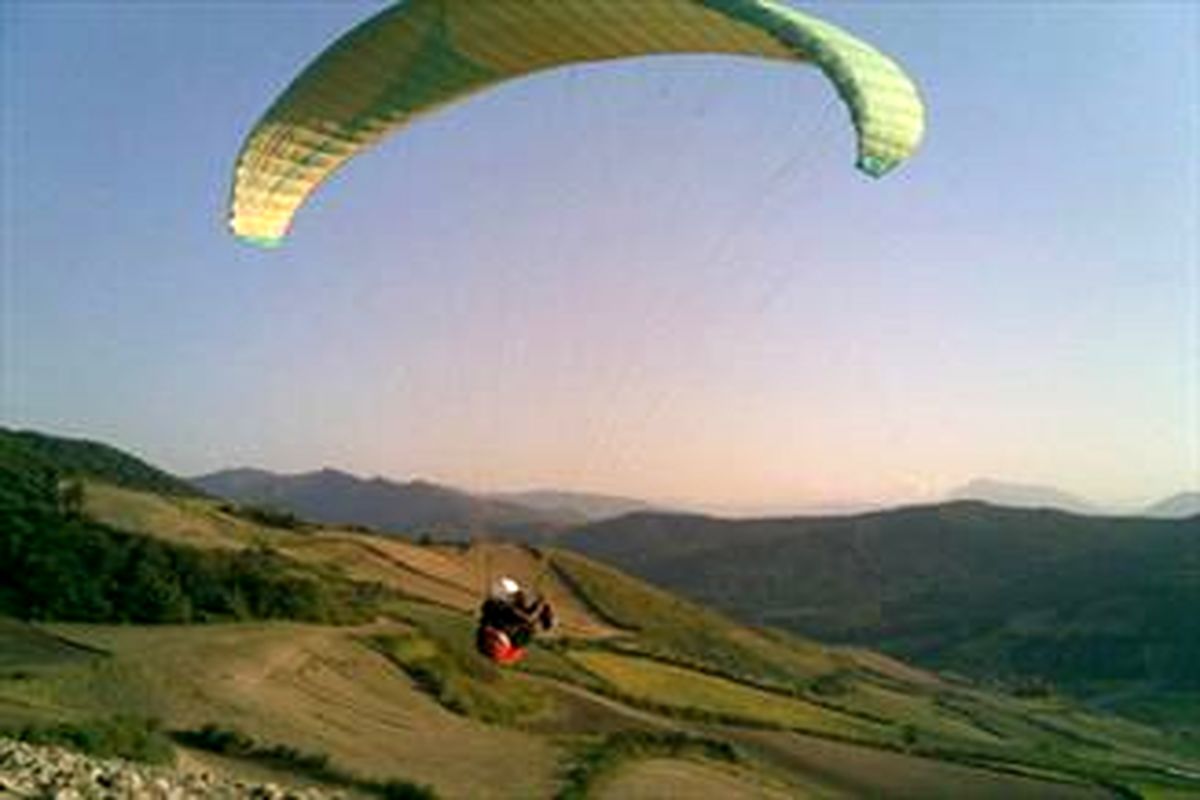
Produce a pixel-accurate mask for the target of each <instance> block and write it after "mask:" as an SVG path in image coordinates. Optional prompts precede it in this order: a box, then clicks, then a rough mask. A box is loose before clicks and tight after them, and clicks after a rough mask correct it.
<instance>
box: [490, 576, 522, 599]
mask: <svg viewBox="0 0 1200 800" xmlns="http://www.w3.org/2000/svg"><path fill="white" fill-rule="evenodd" d="M519 591H521V584H519V583H517V582H516V581H515V580H513V579H512V578H510V577H508V576H507V575H504V576H502V577H499V578H497V579H496V580H495V581H493V582H492V597H494V598H496V599H497V600H511V599H512V598H513V597H514V596H515V595H516V594H517V592H519Z"/></svg>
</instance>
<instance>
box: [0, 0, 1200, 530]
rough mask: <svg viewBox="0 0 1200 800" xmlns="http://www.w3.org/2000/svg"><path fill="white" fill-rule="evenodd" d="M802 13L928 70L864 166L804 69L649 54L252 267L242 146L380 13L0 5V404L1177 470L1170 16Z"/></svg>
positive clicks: (554, 467)
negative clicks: (896, 150)
mask: <svg viewBox="0 0 1200 800" xmlns="http://www.w3.org/2000/svg"><path fill="white" fill-rule="evenodd" d="M794 5H796V6H797V7H798V8H801V9H802V10H806V11H811V12H812V13H814V14H816V15H818V16H821V17H823V18H825V19H827V20H829V21H832V22H834V23H836V24H839V25H841V26H843V27H845V28H847V29H848V30H850V31H851V32H853V33H855V34H856V35H858V36H860V37H862V38H864V39H866V40H867V41H869V42H872V43H873V44H875V45H876V46H878V47H879V48H880V49H882V50H883V51H885V52H887V53H889V54H890V55H892V56H893V57H894V58H896V59H897V60H898V61H899V62H900V63H901V64H903V65H904V66H905V68H906V69H907V70H908V72H909V73H910V74H911V75H912V76H913V77H914V78H915V80H916V82H917V83H918V84H919V86H920V89H921V92H922V95H923V97H924V99H925V102H926V105H927V107H928V115H929V116H928V132H927V136H926V140H925V142H924V145H923V147H922V149H921V151H920V152H919V153H918V154H917V155H916V157H915V158H913V159H912V160H911V161H910V162H908V163H907V164H905V165H903V166H902V167H900V168H899V169H898V170H897V171H896V172H894V173H893V174H891V175H888V176H887V177H885V178H884V179H882V180H880V181H873V180H870V179H868V178H866V177H864V176H863V175H862V174H860V173H858V172H856V171H855V170H854V169H853V166H852V164H853V157H854V153H853V136H852V129H851V126H850V124H849V119H848V116H847V114H846V112H845V110H844V108H843V107H842V106H841V104H840V103H839V101H838V100H837V98H836V96H835V94H834V92H833V91H832V88H831V86H830V85H829V84H828V82H827V81H825V80H824V79H823V78H822V77H821V75H820V74H819V73H818V72H817V71H816V70H813V69H811V68H805V67H797V66H791V65H780V64H767V63H762V62H755V61H749V60H739V59H732V58H721V57H698V56H692V57H677V58H658V59H640V60H633V61H627V62H620V63H610V64H605V65H590V66H580V67H573V68H570V69H566V70H559V71H556V72H551V73H547V74H543V75H538V76H534V77H531V78H528V79H525V80H522V81H519V82H515V83H512V84H509V85H506V86H503V87H501V88H499V89H497V90H495V91H492V92H489V93H486V94H484V95H481V96H478V97H476V98H474V99H472V100H471V101H469V102H467V103H463V104H460V105H457V106H455V107H452V108H450V109H448V110H445V111H443V112H442V113H440V114H438V115H436V116H434V117H431V118H428V119H426V120H424V121H422V122H421V123H419V124H417V125H415V126H412V127H411V128H408V129H406V130H405V131H404V132H402V133H401V134H399V135H397V136H395V137H393V138H391V139H389V140H387V141H385V142H384V143H383V144H382V145H380V146H379V147H377V148H375V149H374V150H372V151H370V152H368V153H365V154H363V155H362V156H360V157H359V158H357V159H356V160H354V161H353V162H351V163H350V164H349V165H348V166H347V167H346V168H345V169H343V170H342V171H341V172H340V173H338V174H337V175H335V176H334V178H333V179H332V180H330V181H329V182H328V183H327V184H326V185H325V186H323V187H322V189H321V190H319V191H318V192H317V194H316V195H315V196H314V197H313V199H312V200H311V201H310V202H309V203H308V204H307V205H306V206H305V207H304V208H303V209H302V210H301V211H300V213H299V215H298V216H297V218H296V221H295V224H294V227H293V229H292V233H291V235H290V236H289V238H288V240H287V242H286V244H285V245H284V246H283V247H282V248H280V249H278V250H272V251H264V250H258V249H254V248H252V247H249V246H247V245H244V244H242V243H239V242H238V241H236V240H235V239H234V238H233V237H232V236H230V235H229V233H228V231H227V230H226V227H225V220H226V215H227V211H226V204H227V201H228V195H229V188H230V179H231V172H232V165H233V162H234V159H235V158H236V155H237V151H238V148H239V147H240V145H241V141H242V139H243V137H244V136H245V135H246V133H247V132H248V131H249V129H250V127H251V126H252V125H253V123H254V122H255V120H256V119H257V118H258V116H259V115H260V114H261V113H262V112H263V111H264V110H265V108H266V106H267V105H268V104H269V103H270V101H271V100H272V99H273V98H274V97H275V96H276V95H277V93H278V92H279V91H280V90H282V88H283V87H285V86H286V85H287V83H288V82H289V81H290V80H291V78H292V77H294V75H295V74H296V73H297V72H298V71H299V70H300V69H301V68H302V67H303V66H304V65H305V64H306V63H307V62H308V61H309V60H310V59H311V58H313V57H314V56H315V55H316V54H317V53H318V52H319V51H320V50H321V49H322V48H324V47H325V46H326V45H327V44H329V43H330V42H331V41H332V40H333V39H334V38H336V37H337V36H339V35H340V34H341V33H342V32H344V31H346V30H348V29H349V28H351V27H352V26H353V25H355V24H357V23H358V22H359V21H361V20H363V19H365V18H366V17H368V16H369V15H370V14H372V13H373V12H374V11H375V10H377V9H378V8H380V7H381V4H379V3H360V2H337V3H334V2H328V3H323V2H295V3H289V2H283V1H282V0H280V1H279V2H236V3H235V2H182V1H180V2H149V1H147V2H136V3H135V2H128V3H108V2H102V1H100V0H95V1H94V2H57V1H56V0H36V1H35V0H15V2H14V1H13V0H9V2H5V3H3V4H0V15H2V16H0V47H2V56H3V61H2V63H0V80H2V84H0V102H2V118H0V126H2V127H0V158H2V161H0V181H2V184H3V194H2V197H0V202H2V209H0V210H2V223H3V228H2V239H3V243H2V250H0V258H2V263H0V424H4V425H7V426H11V427H19V428H33V429H37V430H42V431H47V432H52V433H58V434H63V435H72V436H83V437H88V438H93V439H100V440H103V441H107V442H110V443H112V444H115V445H118V446H121V447H123V448H126V449H128V450H130V451H132V452H135V453H138V454H139V455H141V456H143V457H144V458H147V459H148V460H150V461H151V462H153V463H155V464H157V465H160V466H162V467H164V468H166V469H169V470H171V471H174V472H176V473H178V474H183V475H193V474H199V473H202V472H206V471H210V470H215V469H219V468H223V467H232V466H256V467H261V468H266V469H272V470H278V471H285V472H296V471H305V470H309V469H315V468H320V467H323V466H330V467H336V468H340V469H345V470H348V471H351V472H355V473H357V474H361V475H384V476H387V477H391V478H394V479H397V480H405V479H410V478H414V477H421V478H425V479H430V480H436V481H441V482H445V483H449V484H452V485H456V486H460V487H464V488H468V489H474V490H501V489H524V488H531V487H554V488H559V489H577V490H590V491H601V492H608V493H618V494H626V495H633V496H637V497H641V498H647V499H651V500H657V501H666V502H673V503H686V504H693V505H703V506H705V507H710V508H721V509H729V510H731V511H732V510H737V511H740V512H747V511H749V512H753V511H755V510H763V511H765V510H784V509H800V508H810V507H818V506H838V505H852V504H864V503H865V504H888V503H903V502H916V501H924V500H929V499H935V498H937V497H940V496H942V495H943V494H944V493H945V492H947V491H949V490H951V489H953V488H955V487H957V486H959V485H961V484H965V483H967V482H968V481H970V480H972V479H974V478H980V477H989V478H994V479H1002V480H1009V481H1015V482H1021V483H1032V484H1047V485H1053V486H1056V487H1058V488H1060V489H1063V490H1066V491H1070V492H1073V493H1076V494H1079V495H1082V496H1084V497H1087V498H1090V499H1092V500H1093V501H1095V502H1098V503H1101V504H1106V505H1110V506H1121V507H1134V506H1136V505H1138V504H1142V503H1146V502H1150V501H1155V500H1158V499H1161V498H1163V497H1165V496H1167V495H1170V494H1173V493H1175V492H1178V491H1182V490H1188V489H1192V490H1194V489H1197V488H1200V144H1198V143H1200V54H1198V49H1200V48H1198V46H1197V42H1200V10H1198V8H1197V6H1196V5H1195V4H1193V3H1184V2H1180V3H1154V2H1143V1H1141V0H1139V1H1138V2H1130V3H1127V4H1126V3H1120V2H1103V3H1096V4H1089V3H1084V2H1062V3H1052V2H1039V3H1018V2H1003V3H1000V2H997V3H987V2H969V3H966V2H945V3H939V2H913V3H905V2H887V3H884V2H858V3H794Z"/></svg>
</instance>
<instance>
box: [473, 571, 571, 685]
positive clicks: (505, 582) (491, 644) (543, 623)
mask: <svg viewBox="0 0 1200 800" xmlns="http://www.w3.org/2000/svg"><path fill="white" fill-rule="evenodd" d="M553 625H554V611H553V610H552V609H551V608H550V604H549V603H547V602H546V601H545V600H544V599H543V598H541V597H536V596H533V595H530V594H529V593H528V592H526V591H525V590H524V589H522V588H521V584H519V583H517V582H516V581H515V580H513V579H512V578H508V577H503V578H500V579H498V580H497V581H496V582H495V583H494V584H492V589H491V593H490V594H489V596H488V598H487V600H484V601H483V605H482V606H481V607H480V609H479V628H478V630H476V632H475V647H476V648H477V649H478V650H479V652H480V653H481V654H482V655H484V656H486V657H487V658H490V659H491V660H492V661H494V662H496V663H497V664H514V663H516V662H517V661H520V660H521V657H522V656H523V655H525V648H526V647H527V646H528V645H529V642H530V640H532V639H533V637H534V634H535V633H536V632H537V631H538V629H539V628H540V629H541V630H544V631H547V630H550V628H551V627H552V626H553Z"/></svg>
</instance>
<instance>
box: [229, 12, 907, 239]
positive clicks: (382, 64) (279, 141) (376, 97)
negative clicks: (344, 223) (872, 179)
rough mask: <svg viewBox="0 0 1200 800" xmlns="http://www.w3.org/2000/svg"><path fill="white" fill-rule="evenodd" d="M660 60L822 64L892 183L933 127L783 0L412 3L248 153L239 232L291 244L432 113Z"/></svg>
mask: <svg viewBox="0 0 1200 800" xmlns="http://www.w3.org/2000/svg"><path fill="white" fill-rule="evenodd" d="M659 53H726V54H730V55H742V56H754V57H759V58H767V59H776V60H781V61H794V62H806V63H811V64H813V65H815V66H817V67H818V68H820V69H821V71H822V72H823V73H824V74H825V75H826V76H827V77H828V78H829V79H830V81H832V82H833V84H834V86H835V87H836V88H837V91H838V94H839V95H840V96H841V97H842V100H843V101H845V103H846V106H847V107H848V108H849V111H850V118H851V121H852V122H853V124H854V127H855V130H856V131H857V134H858V167H859V168H860V169H862V170H863V171H864V172H866V173H868V174H870V175H873V176H879V175H883V174H884V173H886V172H887V171H888V170H890V169H892V168H893V167H894V166H896V165H897V164H899V163H900V162H901V161H903V160H904V159H906V158H907V157H908V156H910V155H911V154H912V153H913V151H914V150H915V149H916V147H917V145H918V144H919V143H920V140H921V135H922V132H923V130H924V109H923V107H922V105H921V100H920V98H919V97H918V95H917V91H916V88H915V87H914V86H913V83H912V81H911V80H909V78H908V77H907V76H906V75H905V74H904V72H903V71H902V70H901V69H900V67H898V66H897V65H896V63H895V62H894V61H892V60H891V59H890V58H888V57H887V56H885V55H883V54H882V53H880V52H879V51H877V50H875V49H874V48H873V47H871V46H870V45H868V44H865V43H864V42H862V41H860V40H858V39H856V38H854V37H853V36H851V35H850V34H848V33H846V32H845V31H842V30H840V29H839V28H837V27H835V26H833V25H830V24H829V23H827V22H822V21H821V20H818V19H815V18H813V17H812V16H809V15H807V14H803V13H801V12H799V11H797V10H795V9H793V8H791V7H789V6H786V5H784V4H782V3H780V2H776V1H775V0H406V1H404V2H400V3H398V4H396V5H394V6H392V7H390V8H388V9H387V10H385V11H383V12H381V13H379V14H377V15H376V16H375V17H373V18H371V19H369V20H367V21H366V22H364V23H363V24H361V25H359V26H358V27H356V28H354V29H353V30H351V31H350V32H349V33H347V34H346V35H345V36H343V37H342V38H341V39H340V40H338V41H337V42H335V43H334V44H333V45H332V46H331V47H330V48H329V49H328V50H326V51H325V52H324V53H322V54H321V55H320V56H318V57H317V59H316V60H315V61H314V62H313V63H312V64H310V65H309V66H308V67H307V68H306V69H305V70H304V71H303V72H302V73H301V74H300V75H299V77H297V78H296V79H295V81H293V83H292V84H291V86H289V87H288V89H287V90H286V91H285V92H284V93H283V94H282V95H281V96H280V97H279V99H278V100H276V101H275V103H274V104H273V105H272V106H271V107H270V109H269V110H268V111H267V113H266V114H265V115H264V116H263V118H262V119H261V120H260V121H259V122H258V124H257V125H255V127H254V129H253V130H252V131H251V132H250V135H249V136H248V137H247V139H246V142H245V144H244V145H243V147H242V151H241V153H240V155H239V156H238V160H237V167H236V173H235V177H234V185H233V200H232V208H231V216H230V225H231V227H232V228H233V232H234V233H235V234H236V235H237V236H239V237H241V238H243V239H246V240H249V241H252V242H256V243H258V244H263V245H274V244H278V243H279V242H280V240H282V238H283V236H284V235H285V234H286V233H287V230H288V226H289V225H290V223H291V220H292V216H293V215H294V214H295V212H296V210H297V209H298V208H299V207H300V205H301V204H302V203H303V202H304V200H305V198H306V197H307V196H308V195H309V193H311V192H312V191H313V190H314V189H315V188H316V187H317V186H318V185H319V184H320V183H321V181H323V180H324V179H325V178H326V177H328V176H329V175H330V173H332V172H333V171H334V170H336V169H337V168H338V167H340V166H341V165H342V163H344V162H345V161H346V160H347V159H349V158H351V157H352V156H354V155H355V154H356V153H358V152H359V151H360V150H362V149H364V148H366V147H368V146H369V145H371V144H373V143H374V142H376V141H378V140H379V139H381V138H383V137H384V136H386V135H388V134H389V133H391V132H393V131H395V130H397V129H398V128H401V127H403V126H404V125H407V124H408V123H409V122H411V121H413V120H414V119H417V118H418V117H420V116H421V115H423V114H429V113H431V112H433V111H436V110H437V109H439V108H441V107H443V106H445V105H447V104H449V103H453V102H455V101H458V100H462V99H463V98H466V97H468V96H470V95H472V94H474V93H476V92H479V91H482V90H484V89H487V88H490V87H492V86H495V85H497V84H499V83H501V82H503V81H506V80H509V79H512V78H517V77H520V76H523V75H528V74H530V73H533V72H538V71H540V70H546V69H551V68H554V67H559V66H563V65H566V64H575V63H580V62H588V61H602V60H609V59H618V58H630V57H635V56H647V55H654V54H659Z"/></svg>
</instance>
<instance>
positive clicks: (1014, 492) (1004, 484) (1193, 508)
mask: <svg viewBox="0 0 1200 800" xmlns="http://www.w3.org/2000/svg"><path fill="white" fill-rule="evenodd" d="M946 499H947V500H950V501H954V500H979V501H981V502H984V503H991V504H992V505H997V506H1007V507H1009V508H1050V509H1058V510H1059V511H1070V512H1071V513H1073V514H1091V515H1110V516H1111V515H1120V516H1148V517H1160V518H1169V519H1184V518H1186V517H1191V516H1196V515H1197V514H1200V492H1180V493H1179V494H1176V495H1173V496H1171V497H1168V498H1167V499H1165V500H1161V501H1159V502H1157V503H1152V504H1150V505H1148V506H1145V507H1144V508H1120V509H1118V508H1113V507H1109V506H1103V505H1100V504H1098V503H1093V502H1092V501H1090V500H1086V499H1084V498H1081V497H1078V496H1077V495H1073V494H1070V493H1069V492H1064V491H1062V490H1061V489H1056V488H1054V487H1053V486H1038V485H1035V484H1025V483H1012V482H1009V481H998V480H992V479H990V478H978V479H976V480H973V481H971V482H970V483H968V484H966V485H964V486H960V487H959V488H957V489H954V490H953V491H951V492H949V493H947V495H946Z"/></svg>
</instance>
